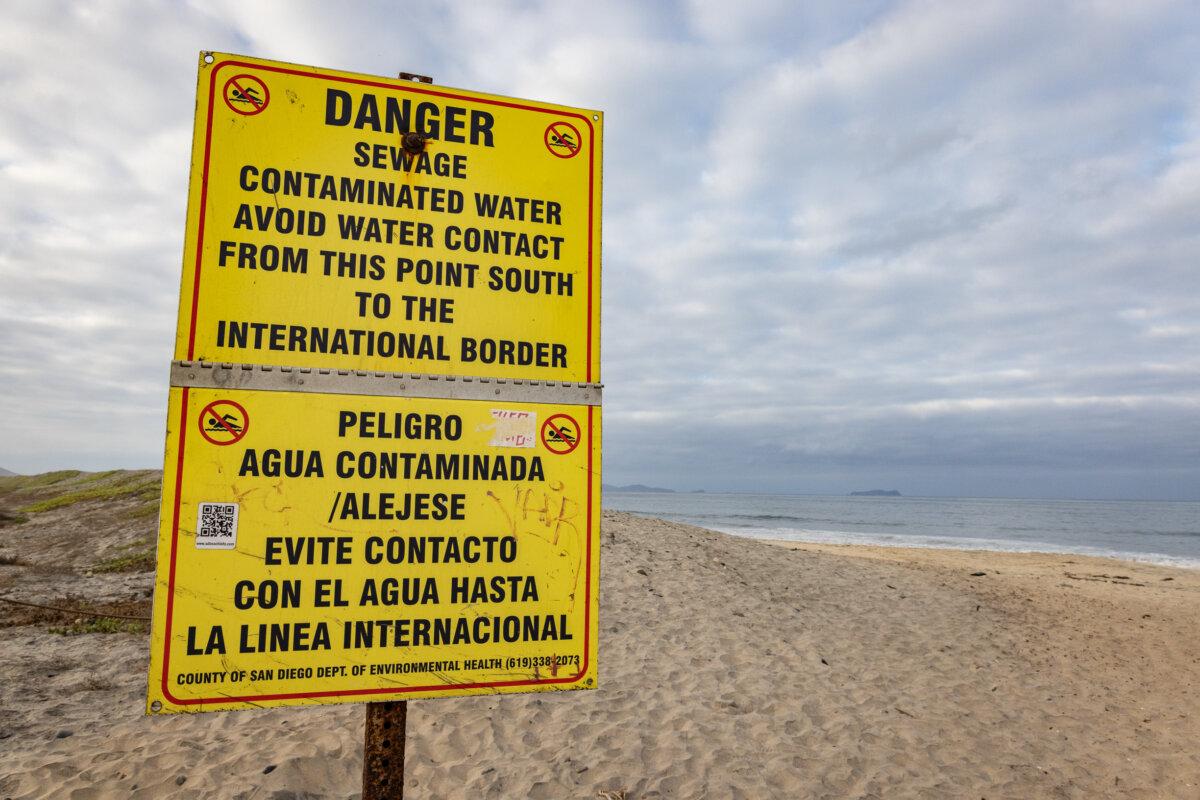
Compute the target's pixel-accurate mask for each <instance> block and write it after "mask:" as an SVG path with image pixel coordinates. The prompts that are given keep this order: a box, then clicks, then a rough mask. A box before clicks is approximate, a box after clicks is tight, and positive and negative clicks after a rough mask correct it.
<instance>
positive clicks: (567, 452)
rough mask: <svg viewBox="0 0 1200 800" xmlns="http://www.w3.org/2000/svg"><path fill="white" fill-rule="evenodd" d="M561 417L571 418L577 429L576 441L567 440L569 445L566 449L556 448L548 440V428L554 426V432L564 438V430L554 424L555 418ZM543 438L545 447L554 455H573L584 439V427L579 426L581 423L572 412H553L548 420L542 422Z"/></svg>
mask: <svg viewBox="0 0 1200 800" xmlns="http://www.w3.org/2000/svg"><path fill="white" fill-rule="evenodd" d="M560 418H561V419H569V420H571V424H572V425H574V426H575V430H576V431H577V433H576V436H575V441H574V443H572V442H566V444H567V445H568V447H567V449H566V450H555V449H554V448H553V447H551V446H550V442H548V441H546V428H554V432H555V433H557V434H558V436H559V438H560V439H561V438H562V431H561V430H559V429H558V427H557V426H556V425H555V424H554V420H556V419H560ZM541 439H542V444H543V445H544V446H545V448H546V449H547V450H549V451H550V452H551V453H553V454H554V455H556V456H569V455H571V453H574V452H575V448H576V447H579V443H580V442H581V441H583V429H582V428H580V427H579V423H578V422H576V421H575V418H574V417H572V416H571V415H570V414H551V415H550V416H548V417H546V421H545V422H543V423H542V430H541Z"/></svg>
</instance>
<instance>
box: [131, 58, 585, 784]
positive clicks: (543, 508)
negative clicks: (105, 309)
mask: <svg viewBox="0 0 1200 800" xmlns="http://www.w3.org/2000/svg"><path fill="white" fill-rule="evenodd" d="M196 97H197V103H196V117H195V127H194V139H193V144H192V163H191V182H190V185H189V189H188V217H187V227H186V235H185V239H184V251H183V253H184V258H183V271H182V280H181V284H180V303H179V316H178V323H177V327H176V339H175V352H174V359H173V361H172V364H171V373H170V392H169V395H168V397H169V400H168V403H169V407H168V414H167V431H166V447H165V456H164V468H163V492H162V505H161V508H160V515H159V535H158V569H157V575H156V579H155V597H154V614H153V620H152V627H151V645H150V646H151V651H150V665H149V674H148V691H147V698H146V710H147V713H150V714H177V713H197V712H204V711H226V710H237V709H255V708H270V707H280V706H306V705H307V706H311V705H320V704H329V703H365V704H366V709H365V712H366V713H365V718H366V719H365V726H364V734H363V794H362V796H363V798H364V800H385V798H386V800H393V798H402V797H403V795H404V765H405V764H404V762H405V744H406V720H407V713H408V706H407V701H408V700H409V699H414V698H451V697H463V696H470V695H481V694H501V693H517V692H538V691H564V690H576V689H592V688H595V687H596V681H597V660H598V655H599V647H598V644H597V639H598V636H599V631H600V629H599V622H598V619H597V615H598V613H599V607H600V601H599V578H600V494H601V485H602V484H601V430H602V414H601V411H602V408H601V405H602V386H601V384H600V286H601V282H600V231H601V217H600V206H601V202H600V201H601V172H602V164H603V158H602V155H603V154H602V139H603V137H602V127H603V115H602V114H601V112H599V111H595V110H591V109H579V108H572V107H567V106H559V105H554V104H549V103H543V102H539V101H531V100H519V99H514V98H509V97H501V96H496V95H488V94H484V93H480V92H472V91H466V90H459V89H451V88H448V87H441V86H435V85H433V82H432V79H431V78H429V77H428V76H423V75H416V74H412V73H401V74H400V78H399V79H395V78H382V77H375V76H369V75H360V74H354V73H346V72H339V71H334V70H327V69H322V68H318V67H307V66H301V65H295V64H283V63H279V62H274V61H265V60H262V59H256V58H249V57H244V56H237V55H232V54H224V53H210V52H202V53H201V54H200V64H199V73H198V83H197V95H196Z"/></svg>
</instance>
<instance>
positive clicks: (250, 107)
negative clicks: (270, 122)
mask: <svg viewBox="0 0 1200 800" xmlns="http://www.w3.org/2000/svg"><path fill="white" fill-rule="evenodd" d="M224 93H225V105H227V106H229V108H230V109H231V110H232V111H235V112H237V113H238V114H241V115H242V116H244V117H252V116H254V115H255V114H261V113H262V112H263V109H265V108H266V107H267V103H269V102H271V92H270V91H269V90H268V89H267V85H266V84H265V83H263V82H262V80H261V79H260V78H256V77H254V76H253V75H245V74H242V75H234V76H233V77H232V78H230V79H229V80H227V81H225V90H224Z"/></svg>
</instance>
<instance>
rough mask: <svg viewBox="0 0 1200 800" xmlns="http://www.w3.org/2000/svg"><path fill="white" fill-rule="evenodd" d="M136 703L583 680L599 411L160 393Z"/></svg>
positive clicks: (307, 699)
mask: <svg viewBox="0 0 1200 800" xmlns="http://www.w3.org/2000/svg"><path fill="white" fill-rule="evenodd" d="M163 486H164V491H163V505H162V516H161V519H160V532H159V544H158V576H157V581H156V585H155V601H154V626H153V641H152V647H151V660H150V682H149V695H148V699H147V703H148V709H149V711H150V712H152V713H170V712H188V711H211V710H222V709H235V708H250V707H266V706H283V705H302V704H316V703H343V702H363V701H372V700H389V699H404V698H410V697H448V696H456V695H470V694H484V693H495V692H530V691H542V690H556V689H584V688H593V687H594V686H595V685H596V656H597V633H598V624H597V611H598V608H599V596H598V591H599V575H600V568H599V556H600V552H599V547H600V541H599V524H600V523H599V519H600V409H599V408H595V407H591V406H577V405H543V404H537V403H508V402H489V401H478V400H428V399H414V398H391V397H370V396H360V395H329V394H310V393H286V392H264V391H238V390H215V389H196V388H172V389H171V400H170V413H169V417H168V435H167V458H166V466H165V469H164V476H163Z"/></svg>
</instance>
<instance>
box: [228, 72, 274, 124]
mask: <svg viewBox="0 0 1200 800" xmlns="http://www.w3.org/2000/svg"><path fill="white" fill-rule="evenodd" d="M240 78H249V79H250V80H252V81H254V82H255V83H257V84H258V85H259V86H261V87H262V90H263V99H262V102H261V103H258V104H256V103H255V102H254V101H253V100H249V101H248V102H249V103H250V105H251V106H252V108H251V109H250V110H248V111H242V110H241V109H240V108H238V107H237V106H235V105H234V104H233V103H232V102H231V101H230V99H229V97H228V92H229V84H231V83H232V84H233V86H234V88H236V89H237V90H238V91H239V92H241V93H242V95H243V96H245V95H246V90H245V89H243V88H242V85H241V84H240V83H238V82H237V81H238V80H239V79H240ZM221 97H222V98H224V100H225V105H227V106H229V110H230V111H232V112H233V113H235V114H241V115H242V116H243V117H253V116H255V115H256V114H261V113H262V112H263V111H265V110H266V108H267V103H269V102H271V90H270V89H268V88H267V84H266V83H265V82H264V81H263V79H262V78H259V77H257V76H255V75H246V74H242V75H234V76H233V77H232V78H230V79H229V80H227V81H225V86H224V88H222V89H221Z"/></svg>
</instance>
